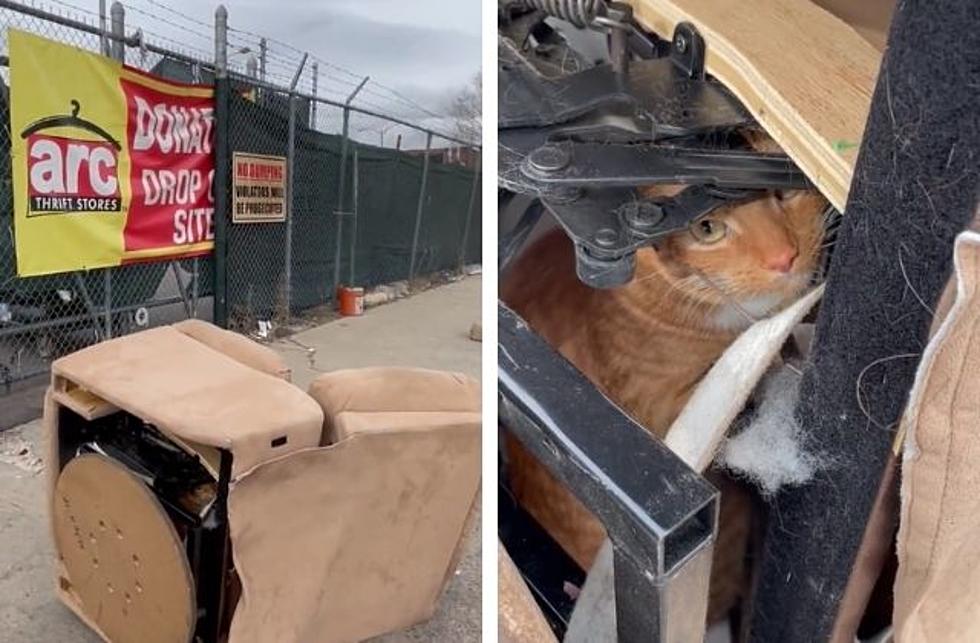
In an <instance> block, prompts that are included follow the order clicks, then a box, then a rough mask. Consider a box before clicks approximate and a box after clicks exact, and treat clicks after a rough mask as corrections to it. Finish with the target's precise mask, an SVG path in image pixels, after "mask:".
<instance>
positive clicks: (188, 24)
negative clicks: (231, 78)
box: [25, 0, 479, 145]
mask: <svg viewBox="0 0 980 643" xmlns="http://www.w3.org/2000/svg"><path fill="white" fill-rule="evenodd" d="M49 2H50V3H52V4H53V5H60V6H61V7H63V8H65V9H68V10H70V11H73V12H77V13H78V14H79V15H80V16H82V17H81V18H79V16H75V17H76V19H82V21H83V22H89V23H90V24H95V22H96V21H97V20H98V19H99V17H100V16H99V14H98V12H96V11H93V10H92V9H89V8H86V7H83V6H80V5H78V4H74V3H73V2H70V1H68V0H49ZM135 2H139V3H140V5H142V6H138V5H136V4H135ZM25 3H26V4H29V5H31V6H35V7H38V8H42V9H44V8H45V7H44V5H45V4H46V3H45V2H42V1H38V0H26V2H25ZM51 6H52V5H51V4H49V5H48V7H47V9H48V10H50V8H51ZM126 9H127V10H130V11H132V12H133V13H135V14H138V15H139V16H140V17H142V18H144V19H148V20H149V21H156V22H159V23H160V24H166V25H168V26H169V27H171V28H173V29H176V30H179V32H180V33H181V34H186V35H188V36H190V37H193V38H194V39H198V40H199V41H204V42H207V43H208V44H209V45H210V44H212V43H213V29H214V26H213V24H208V23H207V22H205V21H204V20H201V19H199V18H195V17H193V16H191V15H189V14H187V13H186V12H184V11H181V10H179V9H175V8H173V7H171V6H168V5H167V4H166V3H165V2H162V1H160V0H129V1H128V2H127V3H126ZM161 12H165V13H166V14H167V16H163V15H160V13H161ZM106 18H107V19H108V18H109V16H106ZM139 22H142V20H134V21H132V22H130V24H128V25H127V27H132V28H133V29H136V28H139V29H140V30H141V31H142V33H143V35H144V38H146V39H147V41H154V42H156V43H157V44H158V45H163V44H165V45H166V47H165V48H167V49H170V50H173V51H175V52H179V53H181V54H184V55H186V56H188V57H190V58H195V59H200V61H201V62H202V63H205V64H209V63H210V64H213V51H212V50H211V49H210V47H207V46H198V45H197V44H193V43H191V42H186V41H183V40H178V39H177V38H175V37H170V36H166V35H163V34H162V33H159V32H158V31H155V30H152V29H149V28H146V27H143V26H142V25H140V24H138V23H139ZM127 31H128V29H127ZM228 35H229V37H228V40H229V43H228V44H229V50H231V51H230V53H231V55H230V56H229V60H228V65H229V69H231V70H233V71H234V72H236V73H238V74H239V75H241V76H243V77H244V76H247V74H245V73H242V72H244V71H245V70H246V68H247V62H248V61H247V60H241V59H236V57H235V53H250V54H253V55H256V54H260V53H261V49H262V47H261V45H260V43H261V41H262V40H263V39H264V40H265V43H266V47H265V51H264V54H265V55H264V58H265V60H264V62H265V64H264V73H265V79H266V82H270V83H272V84H278V85H281V86H282V87H283V88H287V87H289V86H290V85H291V84H292V81H293V78H294V77H295V74H296V70H297V69H298V68H299V65H300V62H301V60H302V57H303V55H304V53H305V52H303V51H302V50H301V49H299V48H297V47H295V46H293V45H290V44H289V43H287V42H283V41H281V40H279V39H277V38H272V37H268V36H261V35H260V34H258V33H255V32H253V31H250V30H248V29H242V28H238V27H229V28H228ZM144 57H145V55H144ZM144 62H145V60H143V59H141V64H143V63H144ZM313 62H315V63H316V64H317V76H316V92H315V93H316V95H317V97H322V98H324V99H327V100H333V101H334V102H338V103H339V102H344V101H346V100H347V98H348V97H349V96H350V94H351V92H352V90H353V89H354V88H356V87H357V86H358V85H360V84H361V82H362V81H363V80H364V78H365V77H364V76H363V75H361V74H358V73H356V72H354V71H352V70H350V69H347V68H346V67H343V66H341V65H338V64H336V63H333V62H330V61H327V60H324V59H323V58H321V57H319V56H317V55H315V54H308V58H307V65H306V67H305V68H304V70H303V73H302V74H301V76H300V78H299V79H298V80H299V85H298V86H299V87H300V88H301V91H303V92H304V93H308V94H313V93H314V92H313V88H314V79H313V74H312V70H311V68H312V63H313ZM257 63H258V64H259V65H261V61H258V60H257ZM351 105H352V106H353V107H360V108H362V109H368V110H371V111H375V112H378V113H379V114H381V115H391V116H394V115H398V118H400V119H402V120H405V121H407V122H409V123H411V124H412V125H413V126H415V127H417V128H419V129H428V128H427V127H426V125H425V124H424V123H425V121H433V120H434V121H435V122H438V123H443V122H445V121H446V120H447V119H449V118H451V116H450V115H449V114H447V113H445V112H442V113H440V112H439V111H435V110H433V109H430V108H428V107H425V106H424V105H422V104H421V103H419V102H418V101H416V100H414V99H412V98H410V97H408V96H406V95H405V94H403V93H402V92H400V91H398V90H396V89H394V88H392V87H389V86H388V85H386V84H384V83H382V82H380V81H378V80H376V79H374V78H371V79H369V80H368V82H367V83H366V84H365V85H364V86H363V87H362V88H361V90H360V91H359V92H358V94H357V95H356V96H355V98H354V100H353V101H352V102H351ZM324 107H325V105H324ZM324 113H325V111H324ZM336 113H337V114H342V111H340V110H338V111H337V112H336ZM353 113H355V114H359V113H358V112H356V111H355V112H353ZM360 116H362V117H364V118H368V119H371V118H375V119H378V120H379V121H383V120H385V119H384V118H383V117H382V118H379V117H375V116H372V115H370V114H360ZM329 118H332V116H327V119H329ZM317 120H318V121H319V120H320V119H319V114H318V119H317ZM328 122H329V120H328ZM379 128H380V125H379ZM374 131H375V132H377V131H380V130H374ZM471 144H473V145H478V144H479V143H478V142H471Z"/></svg>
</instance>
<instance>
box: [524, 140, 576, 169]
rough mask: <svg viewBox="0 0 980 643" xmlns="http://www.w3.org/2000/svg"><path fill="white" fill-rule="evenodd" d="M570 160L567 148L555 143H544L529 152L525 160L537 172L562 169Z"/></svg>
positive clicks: (570, 156)
mask: <svg viewBox="0 0 980 643" xmlns="http://www.w3.org/2000/svg"><path fill="white" fill-rule="evenodd" d="M571 160H572V155H571V154H569V153H568V150H566V149H564V148H561V147H558V146H556V145H544V146H542V147H539V148H538V149H536V150H534V151H533V152H531V154H530V155H529V156H528V157H527V162H528V163H530V164H531V167H533V168H534V169H535V170H538V171H539V172H557V171H558V170H563V169H565V167H567V166H568V164H569V163H570V162H571Z"/></svg>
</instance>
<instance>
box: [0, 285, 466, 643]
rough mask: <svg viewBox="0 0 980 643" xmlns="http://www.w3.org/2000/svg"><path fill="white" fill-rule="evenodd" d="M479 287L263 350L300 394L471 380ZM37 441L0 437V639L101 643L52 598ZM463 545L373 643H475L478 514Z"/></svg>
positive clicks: (393, 306) (450, 290)
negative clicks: (405, 379)
mask: <svg viewBox="0 0 980 643" xmlns="http://www.w3.org/2000/svg"><path fill="white" fill-rule="evenodd" d="M480 286H481V280H480V278H479V277H468V278H466V279H463V280H462V281H459V282H455V283H452V284H449V285H446V286H441V287H438V288H434V289H432V290H429V291H426V292H423V293H420V294H418V295H415V296H413V297H409V298H407V299H402V300H400V301H396V302H393V303H390V304H387V305H384V306H380V307H378V308H372V309H369V310H368V311H367V312H366V313H365V315H364V316H363V317H359V318H347V319H340V320H337V321H334V322H331V323H328V324H325V325H323V326H319V327H317V328H313V329H310V330H307V331H304V332H302V333H299V334H297V335H295V336H294V337H292V338H290V339H287V340H279V341H276V342H275V343H273V344H272V345H271V346H272V348H274V349H275V350H276V351H277V352H279V353H280V354H281V355H282V356H283V357H284V358H285V359H286V360H287V361H288V362H289V364H290V366H291V367H292V368H293V381H294V382H295V383H296V384H297V385H298V386H300V387H302V388H306V386H307V385H308V383H309V382H310V380H312V379H313V378H314V377H316V375H318V374H319V372H321V371H328V370H336V369H339V368H353V367H359V366H373V365H379V366H380V365H403V366H422V367H427V368H438V369H446V370H456V371H462V372H464V373H467V374H469V375H472V376H473V377H477V378H479V377H480V346H481V345H480V344H479V343H478V342H474V341H472V340H470V339H469V338H468V333H469V329H470V326H471V325H472V323H473V322H476V321H478V320H479V319H480ZM310 349H312V351H311V350H310ZM310 354H312V355H313V360H312V362H311V360H310V358H309V356H310ZM0 403H2V398H0ZM40 438H41V429H40V422H39V421H37V420H35V421H33V422H30V423H28V424H26V425H24V426H21V427H18V428H16V429H12V430H10V431H5V432H0V640H2V641H4V642H5V643H98V641H100V640H101V639H99V638H98V637H97V636H95V635H94V634H93V633H92V632H90V631H89V630H88V629H87V628H86V627H85V626H84V625H83V624H82V623H81V622H80V621H79V620H78V619H77V618H75V616H74V615H73V614H71V613H70V612H69V611H68V610H67V608H64V607H63V606H62V605H61V604H60V603H58V602H57V601H56V600H55V598H54V576H53V572H52V553H51V544H50V535H49V530H48V524H47V516H46V512H45V510H44V475H43V473H42V472H41V470H40V463H39V460H38V456H39V455H40V454H41V452H42V451H41V447H40ZM463 547H464V552H463V556H462V557H461V560H460V563H459V568H458V569H457V570H456V572H455V575H454V576H453V578H452V580H451V581H450V583H449V587H448V588H447V590H446V593H445V595H444V596H443V599H442V602H441V604H440V606H439V610H438V612H437V613H436V615H435V616H434V617H433V618H432V619H431V620H430V621H429V622H428V623H424V624H422V625H419V626H417V627H414V628H412V629H410V630H408V631H405V632H399V633H395V634H391V635H388V636H384V637H381V638H379V639H376V641H383V642H385V643H402V642H408V641H439V642H447V643H448V642H453V643H455V642H470V641H479V640H480V618H481V608H480V605H481V594H480V520H479V516H478V517H477V520H476V521H474V525H473V527H472V528H471V530H470V533H469V534H467V537H466V541H465V543H464V545H463Z"/></svg>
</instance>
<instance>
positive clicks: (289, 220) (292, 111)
mask: <svg viewBox="0 0 980 643" xmlns="http://www.w3.org/2000/svg"><path fill="white" fill-rule="evenodd" d="M287 138H288V141H289V142H288V144H287V147H286V204H287V205H286V247H285V252H283V256H284V257H285V261H286V266H285V280H286V284H285V292H284V293H283V295H284V297H285V300H286V302H285V304H286V316H287V317H289V316H290V315H291V314H292V306H293V196H294V194H293V174H294V173H295V170H296V163H295V162H294V161H295V155H296V99H295V97H294V96H293V93H292V92H291V91H290V92H289V135H288V137H287Z"/></svg>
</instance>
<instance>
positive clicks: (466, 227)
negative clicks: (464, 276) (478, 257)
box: [459, 156, 483, 272]
mask: <svg viewBox="0 0 980 643" xmlns="http://www.w3.org/2000/svg"><path fill="white" fill-rule="evenodd" d="M482 165H483V157H482V156H477V157H476V166H475V167H474V169H473V187H472V188H470V204H469V206H467V208H466V223H464V224H463V239H462V240H461V241H460V242H459V271H460V272H462V271H463V266H465V265H466V242H467V241H469V237H470V225H471V224H472V222H473V206H474V205H476V197H477V192H479V187H480V167H481V166H482Z"/></svg>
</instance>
